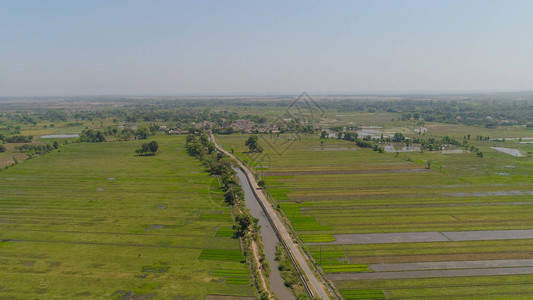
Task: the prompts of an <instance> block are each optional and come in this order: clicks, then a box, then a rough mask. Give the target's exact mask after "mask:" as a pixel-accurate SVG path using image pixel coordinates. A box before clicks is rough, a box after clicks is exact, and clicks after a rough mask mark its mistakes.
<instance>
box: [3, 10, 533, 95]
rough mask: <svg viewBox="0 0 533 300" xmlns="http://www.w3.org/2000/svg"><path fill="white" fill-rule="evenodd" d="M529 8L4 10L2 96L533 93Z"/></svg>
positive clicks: (531, 33)
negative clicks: (304, 92) (532, 91)
mask: <svg viewBox="0 0 533 300" xmlns="http://www.w3.org/2000/svg"><path fill="white" fill-rule="evenodd" d="M532 9H533V3H532V2H529V1H506V2H498V1H468V2H463V1H340V2H334V3H331V2H325V1H324V2H318V3H307V2H290V3H285V2H268V3H252V2H240V1H226V2H218V1H204V2H181V1H179V2H170V3H169V2H158V1H156V2H144V1H128V2H108V1H90V2H89V1H87V2H78V1H76V2H72V1H49V2H40V1H27V2H22V3H19V2H12V3H2V4H0V17H1V18H0V25H1V26H0V36H1V38H2V44H0V97H3V98H6V97H69V96H92V95H94V96H99V95H100V96H104V95H114V96H154V97H157V96H161V97H166V96H176V97H179V96H242V95H259V96H266V95H299V94H300V93H301V92H303V91H306V92H308V93H309V94H311V95H405V94H478V93H500V92H529V91H531V90H533V79H532V77H531V74H532V72H533V59H532V58H531V54H530V53H533V41H532V40H531V39H530V38H529V37H531V36H533V20H532V19H531V18H530V16H529V12H531V11H533V10H532Z"/></svg>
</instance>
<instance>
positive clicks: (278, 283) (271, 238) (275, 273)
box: [235, 168, 296, 300]
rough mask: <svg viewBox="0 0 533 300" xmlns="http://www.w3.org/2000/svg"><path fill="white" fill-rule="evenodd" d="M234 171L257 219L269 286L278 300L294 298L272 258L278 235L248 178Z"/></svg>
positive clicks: (274, 254) (246, 200) (237, 170)
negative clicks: (268, 269) (265, 259)
mask: <svg viewBox="0 0 533 300" xmlns="http://www.w3.org/2000/svg"><path fill="white" fill-rule="evenodd" d="M235 171H236V172H237V178H239V181H240V183H241V185H242V188H243V190H244V200H245V203H246V207H248V209H250V213H251V214H252V216H253V217H254V218H257V219H259V225H260V226H261V237H262V239H263V247H264V251H265V255H266V258H267V260H268V264H269V265H270V277H269V278H268V279H269V280H270V288H271V290H272V291H273V292H274V293H275V294H276V296H277V297H278V299H280V300H292V299H296V298H295V297H294V295H293V294H292V291H291V290H290V289H289V288H288V287H286V286H285V284H284V283H283V278H281V275H280V272H279V270H278V262H277V261H276V260H275V259H274V258H275V257H276V245H277V244H278V242H279V239H278V236H277V235H276V233H275V232H274V229H272V226H271V225H270V222H269V221H268V219H267V217H266V215H265V212H264V211H263V208H262V207H261V205H260V204H259V202H258V201H259V200H257V199H256V198H255V195H254V194H253V192H252V189H251V187H250V183H249V182H248V178H247V177H246V175H245V174H244V173H243V172H242V171H241V169H238V168H235Z"/></svg>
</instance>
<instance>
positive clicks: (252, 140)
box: [244, 135, 263, 152]
mask: <svg viewBox="0 0 533 300" xmlns="http://www.w3.org/2000/svg"><path fill="white" fill-rule="evenodd" d="M244 145H246V146H247V147H248V149H250V152H263V147H261V145H259V138H258V137H257V135H251V136H250V137H249V138H248V139H247V140H246V142H244Z"/></svg>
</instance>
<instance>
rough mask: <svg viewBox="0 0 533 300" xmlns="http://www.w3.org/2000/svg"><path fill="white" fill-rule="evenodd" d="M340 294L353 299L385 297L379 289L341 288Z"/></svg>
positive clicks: (349, 299)
mask: <svg viewBox="0 0 533 300" xmlns="http://www.w3.org/2000/svg"><path fill="white" fill-rule="evenodd" d="M340 292H341V294H342V296H343V297H344V298H345V299H347V300H355V299H387V297H386V296H385V294H383V291H381V290H371V289H366V290H342V291H340Z"/></svg>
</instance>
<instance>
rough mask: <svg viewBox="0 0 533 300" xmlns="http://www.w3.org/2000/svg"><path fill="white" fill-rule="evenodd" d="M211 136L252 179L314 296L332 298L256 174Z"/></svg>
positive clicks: (254, 188)
mask: <svg viewBox="0 0 533 300" xmlns="http://www.w3.org/2000/svg"><path fill="white" fill-rule="evenodd" d="M209 136H210V137H211V141H212V142H213V143H214V144H215V147H216V148H217V149H218V151H220V152H222V153H224V154H226V155H228V156H229V157H231V158H233V159H235V160H236V161H237V163H238V164H239V167H240V168H241V170H243V172H244V173H245V174H246V177H248V180H249V181H250V185H251V186H252V190H253V192H254V194H255V196H256V197H257V199H258V200H259V202H260V203H261V205H262V206H263V208H264V210H265V214H266V215H267V216H268V218H269V219H270V221H271V223H272V227H273V228H274V229H275V230H276V232H277V233H278V235H279V238H280V240H281V242H282V243H283V244H284V245H285V248H286V249H287V251H288V252H289V255H290V256H291V257H292V258H293V260H294V261H296V263H297V264H298V266H297V267H298V269H299V270H300V272H302V273H303V274H302V275H303V277H304V279H305V280H306V285H307V286H308V288H309V290H310V292H311V294H312V297H313V298H320V299H324V300H325V299H330V297H329V296H328V292H327V288H326V285H325V284H324V283H323V282H322V278H320V277H319V276H318V275H317V274H316V273H315V272H314V271H313V270H312V269H311V268H310V267H309V264H308V260H307V257H306V256H305V254H304V253H303V250H302V249H300V246H299V245H298V244H297V243H295V242H294V241H293V240H292V238H291V235H290V233H289V230H288V229H287V227H285V224H284V223H283V221H282V220H281V218H280V217H279V216H278V214H277V213H276V211H275V210H274V208H272V205H270V202H268V200H267V198H266V196H265V194H264V193H263V191H262V190H261V188H259V185H257V181H256V180H255V176H254V174H253V173H252V172H251V171H250V170H249V169H248V168H247V167H246V166H245V165H244V164H242V163H241V161H240V160H238V159H237V158H236V157H235V156H234V155H233V154H231V153H229V152H228V151H226V150H224V149H223V148H222V147H221V146H219V145H218V144H217V142H216V140H215V137H214V136H213V135H212V134H211V133H209Z"/></svg>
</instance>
